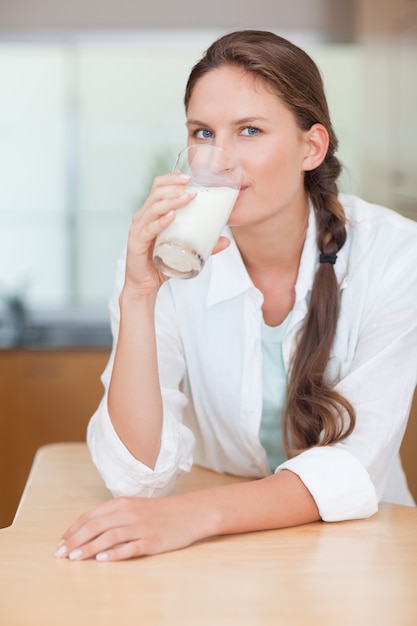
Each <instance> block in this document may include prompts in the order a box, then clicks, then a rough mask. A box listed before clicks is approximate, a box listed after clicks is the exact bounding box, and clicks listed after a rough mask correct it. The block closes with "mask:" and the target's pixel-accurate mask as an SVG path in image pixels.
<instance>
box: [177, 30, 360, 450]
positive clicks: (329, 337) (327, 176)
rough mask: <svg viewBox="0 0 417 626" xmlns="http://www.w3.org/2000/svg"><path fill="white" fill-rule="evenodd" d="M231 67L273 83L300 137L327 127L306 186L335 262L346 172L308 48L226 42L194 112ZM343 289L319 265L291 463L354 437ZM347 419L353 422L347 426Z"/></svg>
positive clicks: (289, 442) (299, 365) (257, 37)
mask: <svg viewBox="0 0 417 626" xmlns="http://www.w3.org/2000/svg"><path fill="white" fill-rule="evenodd" d="M224 65H229V66H234V67H239V68H241V69H243V70H244V71H246V72H250V73H252V74H254V75H256V76H258V77H260V78H261V79H263V80H264V81H266V82H267V83H268V84H269V85H270V86H271V87H272V89H273V90H274V92H275V93H276V94H277V96H278V97H279V98H280V99H281V100H282V101H283V102H284V103H285V104H286V106H287V107H288V108H289V109H290V110H291V111H292V112H293V113H294V115H295V118H296V120H297V123H298V125H299V127H300V129H301V130H308V129H310V128H311V126H312V125H313V124H316V123H320V124H323V126H324V127H325V128H326V129H327V132H328V134H329V148H328V151H327V154H326V156H325V158H324V160H323V162H322V163H321V164H320V166H319V167H317V168H316V169H314V170H312V171H309V172H306V173H305V176H304V185H305V188H306V190H307V193H308V195H309V197H310V199H311V201H312V204H313V206H314V209H315V215H316V223H317V247H318V250H319V252H320V253H321V254H325V255H336V254H337V253H338V251H339V250H340V248H341V247H342V246H343V245H344V243H345V240H346V228H345V224H346V218H345V213H344V210H343V207H342V205H341V204H340V202H339V200H338V188H337V184H336V180H337V178H338V176H339V174H340V171H341V165H340V162H339V160H338V159H337V157H336V156H335V152H336V149H337V145H338V142H337V138H336V135H335V133H334V130H333V127H332V124H331V120H330V115H329V110H328V106H327V101H326V96H325V93H324V87H323V82H322V78H321V75H320V72H319V70H318V68H317V66H316V65H315V63H314V61H313V60H312V59H311V58H310V57H309V55H308V54H307V53H306V52H304V51H303V50H302V49H301V48H299V47H297V46H295V45H294V44H292V43H291V42H289V41H288V40H286V39H283V38H282V37H279V36H277V35H275V34H273V33H270V32H267V31H256V30H243V31H237V32H234V33H229V34H227V35H224V36H222V37H220V39H218V40H217V41H215V42H214V43H213V44H212V45H211V46H210V47H209V48H208V50H207V51H206V53H205V54H204V56H203V57H202V59H201V60H200V61H199V62H198V63H197V64H196V65H195V66H194V67H193V69H192V71H191V73H190V76H189V79H188V82H187V86H186V91H185V97H184V103H185V108H186V109H187V107H188V104H189V101H190V98H191V94H192V91H193V89H194V86H195V84H196V83H197V81H198V80H199V79H200V78H201V77H202V76H204V75H205V74H206V73H208V72H210V71H211V70H213V69H216V68H219V67H222V66H224ZM339 297H340V296H339V286H338V284H337V279H336V274H335V272H334V267H333V265H332V264H331V263H320V264H319V267H318V269H317V271H316V275H315V278H314V282H313V286H312V290H311V295H310V301H309V306H308V312H307V316H306V320H305V322H304V325H303V327H302V329H301V331H300V333H299V335H298V339H297V347H296V350H295V353H294V355H293V358H292V361H291V368H290V373H289V380H288V386H287V399H286V406H285V409H284V416H283V438H284V445H285V448H286V451H287V454H288V455H289V456H291V455H294V454H297V453H299V452H300V451H302V450H305V449H307V448H310V447H312V446H316V445H328V444H332V443H336V442H337V441H341V440H342V439H344V438H345V437H347V436H348V435H349V434H350V433H351V432H352V430H353V428H354V425H355V412H354V409H353V407H352V405H351V404H350V402H349V401H348V400H347V399H346V398H344V397H343V396H342V395H341V394H339V393H337V392H336V391H335V390H334V389H333V387H332V384H331V381H328V380H326V376H325V369H326V366H327V363H328V361H329V357H330V350H331V347H332V343H333V340H334V336H335V332H336V326H337V320H338V316H339ZM346 418H347V419H346Z"/></svg>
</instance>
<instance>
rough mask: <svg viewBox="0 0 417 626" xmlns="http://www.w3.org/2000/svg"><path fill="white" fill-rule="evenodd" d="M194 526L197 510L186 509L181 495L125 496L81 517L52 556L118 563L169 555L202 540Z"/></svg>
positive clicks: (197, 523)
mask: <svg viewBox="0 0 417 626" xmlns="http://www.w3.org/2000/svg"><path fill="white" fill-rule="evenodd" d="M180 500H185V502H183V503H182V504H183V505H184V506H182V505H181V503H180ZM193 508H194V511H193ZM198 525H199V522H198V517H197V516H196V515H195V507H192V506H191V507H190V506H187V499H186V498H185V499H184V496H166V497H162V498H134V497H125V496H123V497H120V498H115V499H113V500H110V501H108V502H105V503H104V504H101V505H99V506H98V507H96V508H95V509H93V510H92V511H90V512H88V513H85V514H84V515H82V516H81V517H80V518H79V519H78V520H77V521H76V522H75V523H74V524H73V525H72V526H71V527H70V528H69V529H68V530H67V532H66V533H65V534H64V535H63V537H62V539H61V541H60V542H59V544H58V548H57V551H56V553H55V556H57V557H60V558H64V557H68V558H69V559H71V560H82V559H91V558H96V559H97V560H98V561H105V560H106V561H119V560H123V559H130V558H133V557H139V556H144V555H150V554H158V553H160V552H168V551H170V550H176V549H178V548H184V547H186V546H188V545H190V544H191V543H194V541H197V540H198V539H199V538H201V536H202V535H201V529H200V532H199V531H198V530H197V527H198ZM203 534H204V533H203Z"/></svg>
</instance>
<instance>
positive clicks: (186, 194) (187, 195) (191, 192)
mask: <svg viewBox="0 0 417 626" xmlns="http://www.w3.org/2000/svg"><path fill="white" fill-rule="evenodd" d="M196 195H197V190H196V189H191V187H187V189H186V190H185V191H184V193H183V194H182V196H181V198H180V200H185V199H186V198H190V197H191V198H192V197H194V196H196Z"/></svg>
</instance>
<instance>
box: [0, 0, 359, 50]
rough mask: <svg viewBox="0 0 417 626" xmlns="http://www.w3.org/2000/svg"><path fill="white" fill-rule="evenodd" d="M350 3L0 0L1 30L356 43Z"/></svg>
mask: <svg viewBox="0 0 417 626" xmlns="http://www.w3.org/2000/svg"><path fill="white" fill-rule="evenodd" d="M355 4H356V3H355V2H352V0H292V2H288V0H273V1H272V2H271V0H257V1H256V2H254V1H253V0H238V1H235V0H210V2H209V3H207V2H204V3H203V2H198V0H175V1H174V2H173V1H172V0H154V1H153V2H146V3H145V2H143V1H142V2H141V1H140V0H118V1H117V2H114V0H72V2H68V1H65V0H64V1H63V0H1V1H0V29H1V28H3V29H42V30H45V29H50V28H63V29H66V28H116V29H117V28H133V29H134V28H148V27H150V28H165V27H167V28H172V27H178V28H189V27H199V28H202V27H203V28H204V27H207V28H213V27H214V28H216V27H227V28H229V27H232V28H235V27H236V28H237V27H245V28H246V27H256V26H263V27H265V26H269V27H271V28H280V29H283V30H294V29H295V30H306V31H309V32H311V33H316V34H321V35H326V36H327V37H328V38H329V39H332V40H334V41H349V40H351V38H352V27H353V23H354V19H353V13H354V7H355Z"/></svg>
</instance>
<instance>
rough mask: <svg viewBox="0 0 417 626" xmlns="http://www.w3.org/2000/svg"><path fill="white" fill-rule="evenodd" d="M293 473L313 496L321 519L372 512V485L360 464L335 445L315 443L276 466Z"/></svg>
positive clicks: (374, 501)
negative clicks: (318, 445)
mask: <svg viewBox="0 0 417 626" xmlns="http://www.w3.org/2000/svg"><path fill="white" fill-rule="evenodd" d="M284 469H287V470H290V471H292V472H294V473H295V474H297V476H299V477H300V479H301V480H302V481H303V483H304V485H305V486H306V487H307V489H308V490H309V491H310V493H311V495H312V496H313V498H314V500H315V502H316V505H317V507H318V509H319V512H320V516H321V519H322V520H323V521H325V522H339V521H342V520H349V519H361V518H365V517H369V516H371V515H374V513H376V512H377V510H378V499H377V495H376V491H375V487H374V485H373V483H372V481H371V479H370V477H369V474H368V472H367V471H366V469H365V468H364V467H363V465H362V464H361V463H360V462H359V461H358V459H356V458H355V457H354V456H353V455H352V454H351V453H350V452H349V451H348V450H344V449H343V448H341V447H339V446H323V447H316V448H311V449H309V450H306V451H305V452H302V453H301V454H299V455H298V456H296V457H294V458H292V459H290V460H288V461H285V463H282V464H281V465H279V467H277V469H276V472H279V471H281V470H284Z"/></svg>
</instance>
